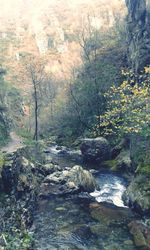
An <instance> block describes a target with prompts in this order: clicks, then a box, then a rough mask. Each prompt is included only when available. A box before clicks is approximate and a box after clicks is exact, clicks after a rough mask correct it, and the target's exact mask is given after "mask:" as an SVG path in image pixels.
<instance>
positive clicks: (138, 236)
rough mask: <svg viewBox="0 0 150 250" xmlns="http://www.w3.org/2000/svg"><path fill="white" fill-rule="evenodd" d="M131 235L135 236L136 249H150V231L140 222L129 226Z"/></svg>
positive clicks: (131, 223) (133, 222) (134, 222)
mask: <svg viewBox="0 0 150 250" xmlns="http://www.w3.org/2000/svg"><path fill="white" fill-rule="evenodd" d="M128 227H129V230H130V233H131V234H132V235H133V239H134V243H135V245H136V247H138V248H140V249H147V250H148V249H150V229H149V228H147V227H146V226H145V225H144V224H142V223H141V222H140V221H132V222H130V223H129V224H128Z"/></svg>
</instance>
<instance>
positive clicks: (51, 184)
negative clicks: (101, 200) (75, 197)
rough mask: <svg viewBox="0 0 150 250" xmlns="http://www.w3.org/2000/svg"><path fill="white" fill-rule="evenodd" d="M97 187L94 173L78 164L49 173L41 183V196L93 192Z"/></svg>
mask: <svg viewBox="0 0 150 250" xmlns="http://www.w3.org/2000/svg"><path fill="white" fill-rule="evenodd" d="M95 188H97V184H96V181H95V179H94V177H93V176H92V174H91V173H90V172H89V171H87V170H84V169H83V168H82V167H81V166H78V165H76V166H74V167H73V168H71V169H65V170H63V171H57V172H54V173H53V174H50V175H48V176H47V177H46V178H45V179H44V181H43V183H42V184H41V187H40V194H39V196H40V197H45V198H46V197H49V196H53V195H58V196H64V195H67V194H74V193H79V192H81V191H84V192H92V191H94V190H95Z"/></svg>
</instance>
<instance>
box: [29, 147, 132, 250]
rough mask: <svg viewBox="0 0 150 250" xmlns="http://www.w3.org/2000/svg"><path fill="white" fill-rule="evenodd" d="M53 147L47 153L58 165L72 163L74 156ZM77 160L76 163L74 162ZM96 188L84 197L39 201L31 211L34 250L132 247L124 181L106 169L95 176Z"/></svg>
mask: <svg viewBox="0 0 150 250" xmlns="http://www.w3.org/2000/svg"><path fill="white" fill-rule="evenodd" d="M72 155H74V154H71V153H69V157H68V155H67V156H63V154H62V155H61V154H60V151H59V150H57V149H56V147H53V148H52V150H51V152H50V156H51V157H52V158H53V160H54V161H57V162H59V164H60V165H64V166H73V165H74V164H75V163H76V160H75V158H74V157H72ZM77 163H78V162H77ZM95 177H96V179H97V182H98V184H99V186H100V191H97V190H95V192H93V193H91V200H90V199H85V198H84V196H83V197H82V196H81V197H78V196H72V197H66V198H62V197H59V198H58V197H56V198H51V199H47V200H46V199H43V200H39V202H38V207H37V211H36V213H35V218H34V224H33V228H32V230H33V231H34V239H35V249H36V250H56V249H57V250H135V249H136V247H135V246H134V243H133V241H132V237H131V235H130V233H129V231H128V227H127V224H128V223H129V222H130V221H131V220H132V219H133V218H134V216H135V215H134V214H132V212H131V211H130V209H129V208H127V207H125V206H124V203H123V201H122V194H123V192H124V191H125V189H126V181H125V180H124V179H123V178H122V177H121V176H117V175H115V174H112V173H110V172H104V171H103V172H100V173H98V174H96V175H95Z"/></svg>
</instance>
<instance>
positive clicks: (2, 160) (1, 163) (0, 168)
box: [0, 152, 5, 176]
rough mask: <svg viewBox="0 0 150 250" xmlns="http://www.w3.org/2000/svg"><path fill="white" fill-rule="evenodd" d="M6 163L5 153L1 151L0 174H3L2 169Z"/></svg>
mask: <svg viewBox="0 0 150 250" xmlns="http://www.w3.org/2000/svg"><path fill="white" fill-rule="evenodd" d="M4 163H5V158H4V154H2V153H1V152H0V176H1V171H2V167H3V165H4Z"/></svg>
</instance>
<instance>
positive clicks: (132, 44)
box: [126, 0, 150, 72]
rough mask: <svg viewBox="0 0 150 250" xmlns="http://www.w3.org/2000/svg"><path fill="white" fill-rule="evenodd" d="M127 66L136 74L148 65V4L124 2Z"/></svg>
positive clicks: (145, 0)
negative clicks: (125, 7) (126, 14)
mask: <svg viewBox="0 0 150 250" xmlns="http://www.w3.org/2000/svg"><path fill="white" fill-rule="evenodd" d="M126 5H127V7H128V16H127V40H128V60H129V65H130V66H131V68H132V69H133V70H134V72H138V71H140V70H141V69H143V67H144V66H146V65H150V8H149V7H150V2H149V0H126Z"/></svg>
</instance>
